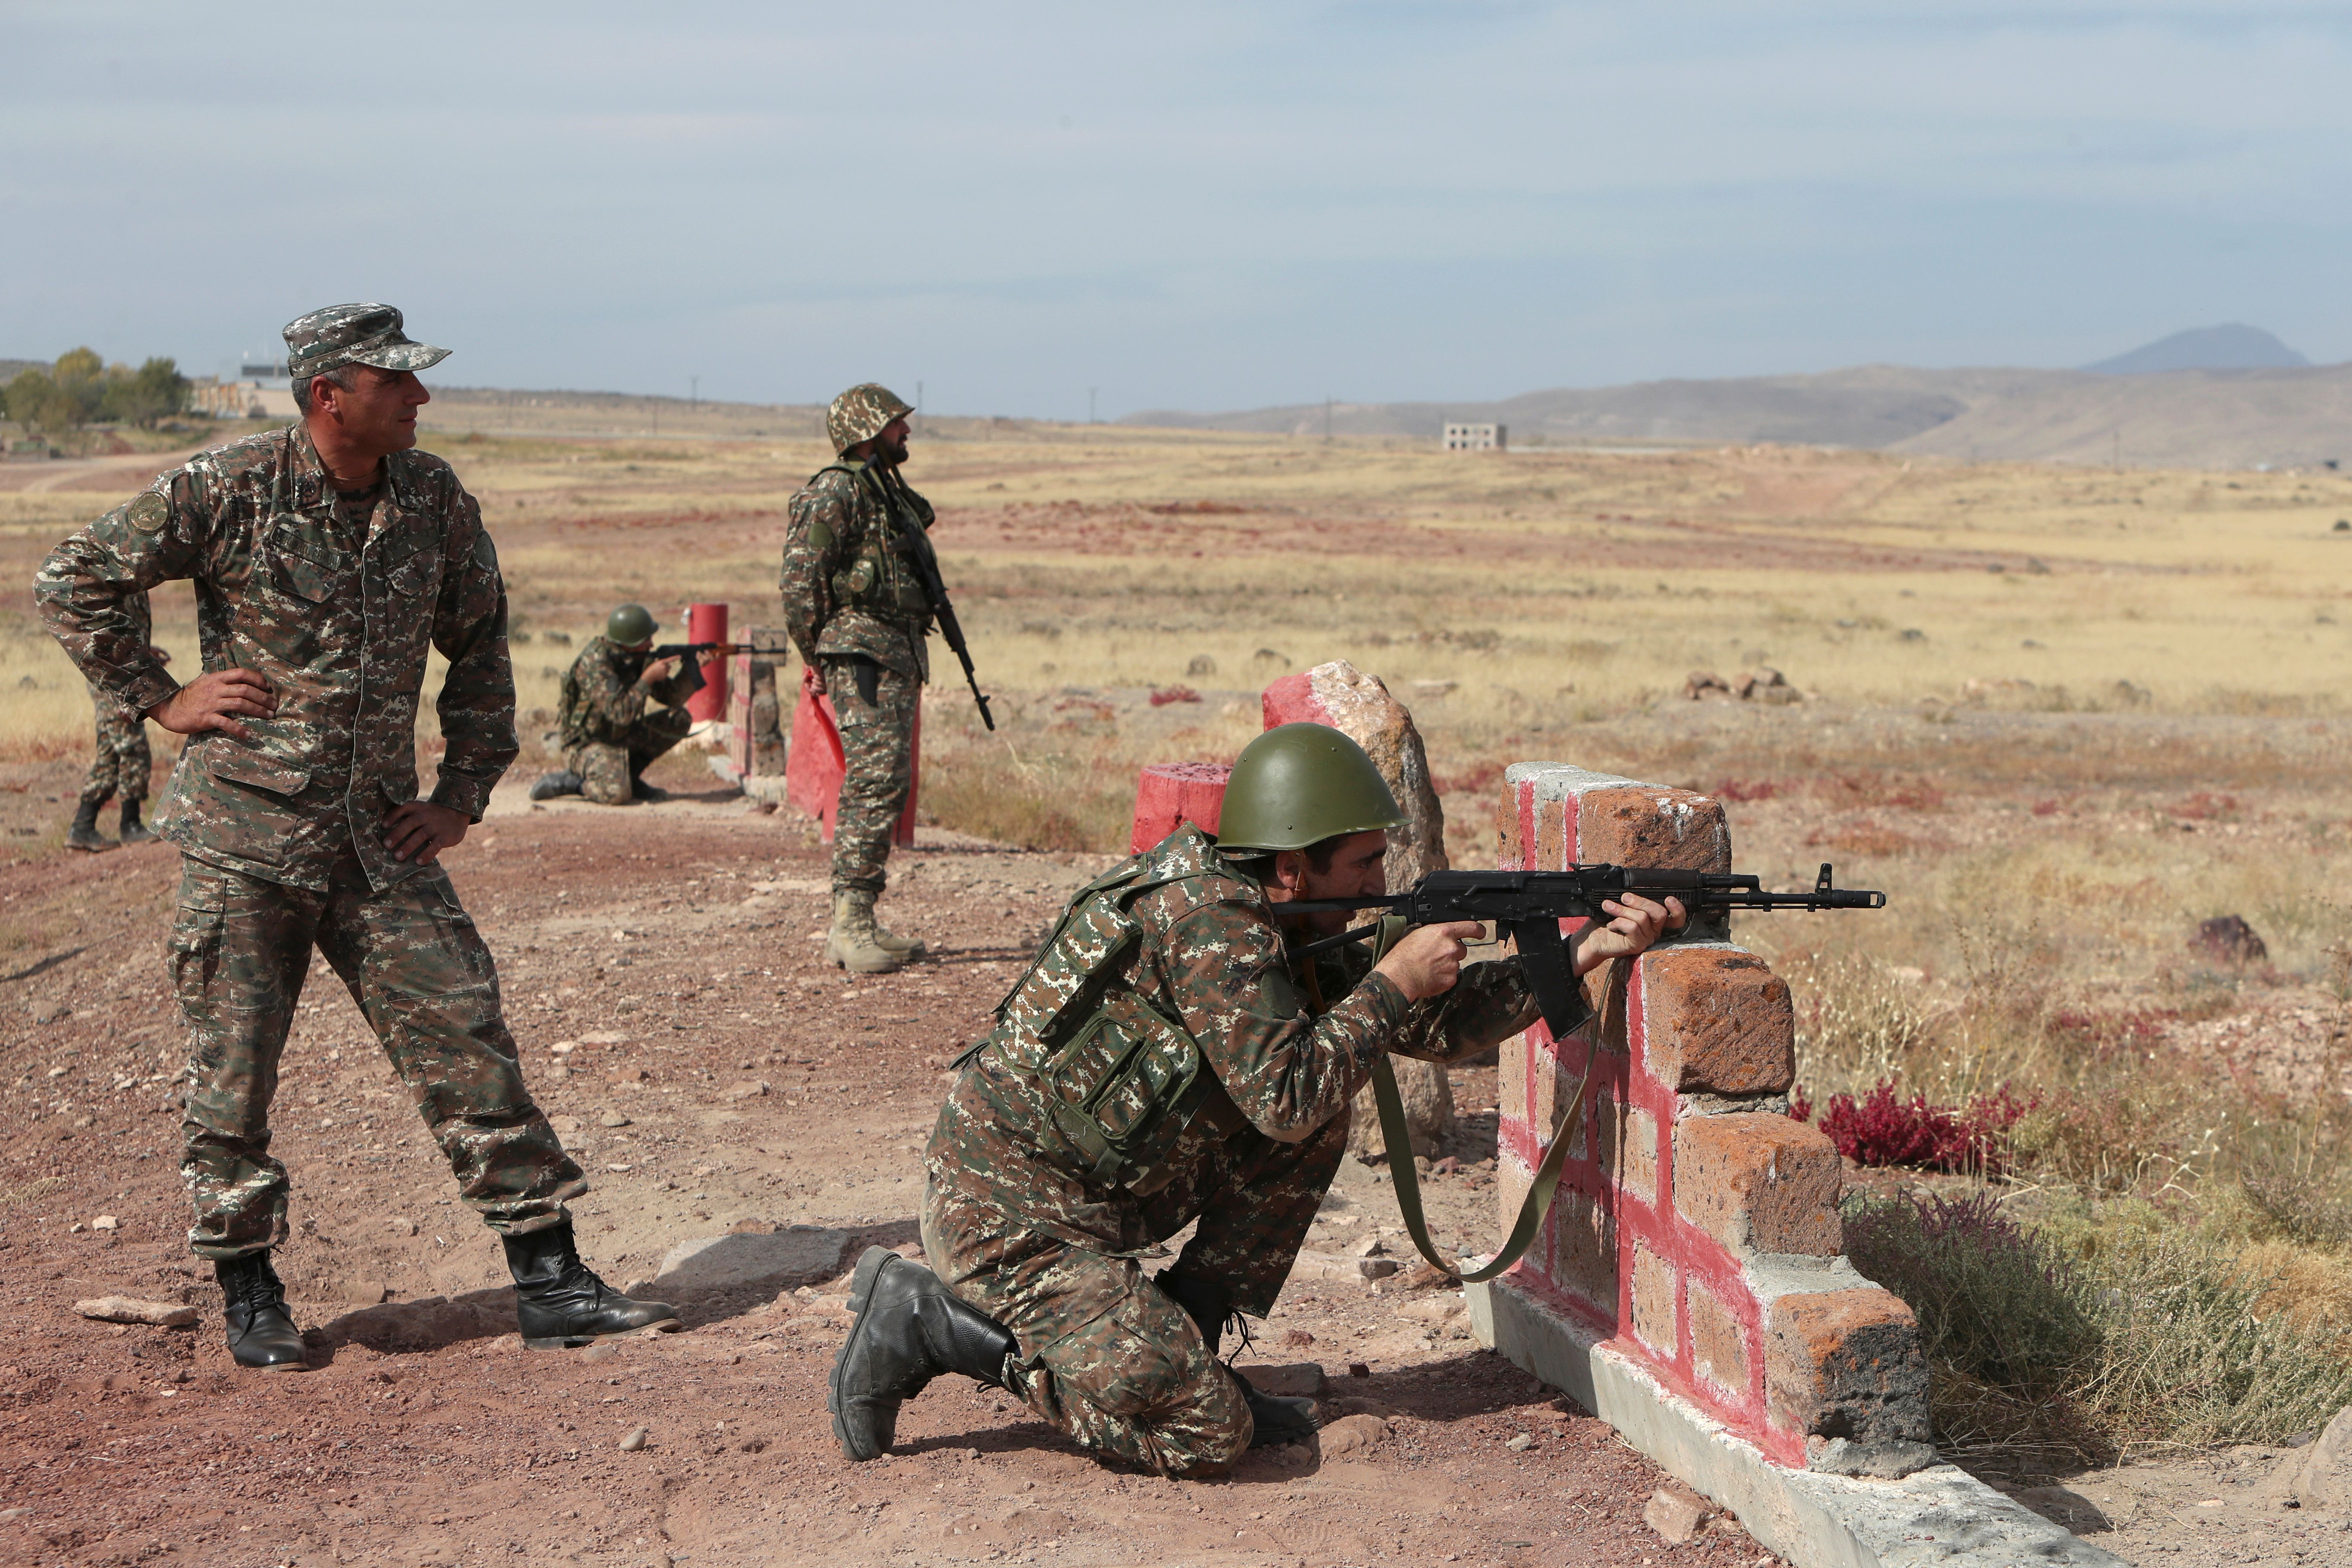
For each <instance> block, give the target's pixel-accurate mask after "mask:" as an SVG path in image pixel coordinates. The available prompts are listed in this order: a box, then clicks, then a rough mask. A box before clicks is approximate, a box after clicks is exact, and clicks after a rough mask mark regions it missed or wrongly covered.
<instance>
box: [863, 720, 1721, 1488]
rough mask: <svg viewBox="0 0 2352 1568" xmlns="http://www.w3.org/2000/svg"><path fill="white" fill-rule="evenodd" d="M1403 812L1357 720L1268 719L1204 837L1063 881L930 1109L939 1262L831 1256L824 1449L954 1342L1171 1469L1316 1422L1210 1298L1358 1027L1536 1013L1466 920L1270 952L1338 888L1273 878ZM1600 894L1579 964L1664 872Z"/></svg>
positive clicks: (1436, 1044)
mask: <svg viewBox="0 0 2352 1568" xmlns="http://www.w3.org/2000/svg"><path fill="white" fill-rule="evenodd" d="M1402 820H1403V814H1402V812H1400V811H1399V810H1398V809H1397V805H1396V801H1395V799H1394V797H1392V796H1391V795H1390V793H1389V788H1388V785H1387V784H1385V783H1384V782H1382V780H1381V774H1380V770H1379V769H1378V768H1376V767H1375V766H1374V765H1373V763H1372V761H1371V759H1370V757H1368V756H1366V755H1365V754H1364V752H1363V750H1362V748H1360V747H1359V746H1358V745H1357V744H1356V743H1355V742H1353V741H1351V740H1349V738H1348V737H1347V736H1346V735H1343V734H1341V733H1340V732H1339V731H1337V730H1333V729H1328V728H1326V727H1325V726H1323V725H1320V724H1285V725H1282V726H1280V727H1278V728H1276V729H1273V730H1269V731H1266V732H1265V734H1263V735H1260V736H1259V737H1258V738H1257V739H1256V740H1255V741H1253V742H1250V743H1249V745H1248V746H1247V747H1246V748H1245V749H1244V751H1243V752H1242V754H1241V757H1240V759H1239V760H1238V761H1237V762H1235V763H1234V771H1233V775H1232V778H1231V779H1230V781H1229V782H1228V783H1227V784H1226V788H1225V797H1224V805H1223V816H1222V817H1221V819H1220V823H1219V826H1220V829H1221V831H1220V833H1219V835H1218V837H1214V838H1212V837H1210V836H1209V835H1207V834H1205V833H1203V832H1202V831H1201V830H1200V829H1199V828H1198V827H1196V826H1192V824H1190V823H1187V824H1185V825H1184V826H1181V827H1180V828H1178V829H1177V830H1176V831H1175V832H1174V833H1171V834H1170V835H1169V836H1168V837H1166V838H1164V839H1162V840H1161V841H1160V843H1159V844H1158V845H1157V846H1156V847H1153V848H1150V849H1148V850H1146V851H1145V852H1144V853H1142V854H1140V855H1138V856H1136V857H1135V858H1132V859H1130V860H1128V861H1126V862H1125V863H1124V864H1122V865H1119V866H1118V867H1116V868H1113V869H1112V870H1110V871H1108V872H1107V873H1105V874H1104V875H1103V876H1101V877H1098V878H1097V879H1095V880H1094V881H1093V882H1092V883H1090V884H1088V885H1087V887H1086V888H1084V889H1080V890H1079V892H1078V894H1077V896H1076V898H1075V899H1074V900H1072V901H1071V903H1070V906H1069V908H1068V910H1066V912H1065V913H1064V914H1063V916H1062V919H1061V921H1060V923H1059V924H1058V925H1056V926H1055V929H1054V932H1053V934H1052V935H1051V936H1050V937H1048V938H1047V939H1046V942H1045V947H1044V949H1043V950H1042V951H1041V952H1039V954H1038V956H1037V959H1036V961H1035V962H1034V963H1032V964H1031V965H1030V968H1029V972H1028V973H1027V974H1025V975H1024V976H1023V978H1022V979H1021V981H1020V982H1019V983H1018V984H1015V985H1014V986H1013V990H1012V991H1011V992H1010V993H1008V994H1006V996H1005V998H1004V1000H1003V1002H1002V1003H1001V1004H999V1005H998V1007H997V1015H996V1026H995V1028H994V1029H993V1030H992V1032H991V1033H990V1034H989V1036H988V1037H987V1038H986V1039H985V1040H983V1041H982V1042H981V1043H980V1044H979V1045H978V1046H976V1047H973V1048H972V1050H971V1052H970V1053H968V1054H967V1055H966V1056H965V1058H963V1060H962V1062H961V1064H959V1065H960V1066H961V1069H962V1070H961V1077H960V1078H959V1079H957V1082H956V1085H955V1087H954V1088H953V1089H950V1091H949V1095H948V1100H947V1104H946V1105H945V1106H944V1107H943V1108H942V1109H941V1110H940V1119H939V1124H938V1126H937V1128H936V1129H935V1130H934V1131H933V1132H932V1133H931V1142H930V1147H929V1152H927V1154H926V1156H925V1164H926V1167H927V1175H928V1180H927V1182H926V1184H925V1187H924V1193H923V1214H922V1233H923V1250H924V1252H925V1254H926V1255H927V1256H928V1258H929V1262H930V1264H931V1268H924V1267H922V1265H920V1264H918V1263H913V1262H910V1261H908V1259H906V1258H900V1257H898V1255H897V1254H895V1253H890V1252H886V1251H884V1250H883V1249H882V1248H880V1247H874V1248H870V1249H869V1250H868V1251H867V1252H866V1256H865V1257H864V1258H862V1259H860V1260H859V1263H858V1266H857V1270H856V1274H855V1275H854V1276H853V1277H852V1279H851V1286H850V1294H849V1305H850V1308H851V1310H853V1311H855V1312H856V1314H857V1317H856V1322H855V1324H854V1325H853V1326H852V1327H851V1329H850V1331H849V1336H848V1338H847V1339H846V1340H845V1342H843V1345H842V1348H841V1351H840V1353H839V1355H838V1357H837V1358H836V1360H835V1363H834V1370H833V1380H832V1391H831V1394H830V1397H829V1398H828V1400H827V1406H828V1408H829V1409H830V1410H831V1411H832V1412H833V1426H834V1436H835V1438H836V1439H837V1440H838V1441H839V1443H840V1444H841V1447H842V1451H843V1452H844V1453H845V1455H847V1456H848V1457H849V1458H852V1459H870V1458H876V1457H877V1456H878V1455H880V1454H882V1453H884V1452H886V1451H887V1449H888V1448H889V1447H890V1443H891V1439H892V1436H893V1433H894V1430H895V1426H896V1423H897V1419H898V1406H899V1405H900V1403H901V1402H902V1401H904V1400H906V1399H908V1398H911V1397H913V1396H914V1395H915V1394H918V1393H919V1392H920V1391H921V1390H922V1388H923V1386H924V1385H925V1384H927V1383H929V1381H930V1380H931V1379H932V1378H933V1377H936V1376H939V1375H940V1374H941V1373H950V1372H952V1373H963V1374H964V1375H966V1376H969V1377H972V1378H975V1379H977V1380H979V1381H980V1382H982V1383H984V1384H992V1385H995V1386H997V1387H1001V1388H1003V1389H1005V1390H1006V1391H1008V1392H1009V1393H1012V1394H1014V1395H1016V1396H1017V1397H1019V1398H1020V1399H1021V1400H1022V1401H1023V1402H1024V1403H1025V1404H1026V1405H1028V1406H1029V1408H1030V1409H1031V1410H1032V1411H1034V1413H1035V1414H1036V1415H1038V1416H1040V1417H1042V1418H1043V1419H1045V1420H1046V1421H1049V1422H1052V1423H1053V1424H1054V1425H1055V1426H1058V1427H1060V1428H1061V1429H1062V1430H1063V1431H1065V1432H1066V1433H1068V1434H1069V1435H1070V1436H1073V1437H1075V1438H1076V1439H1077V1441H1078V1442H1080V1443H1081V1444H1083V1445H1085V1446H1086V1447H1089V1448H1094V1449H1097V1450H1098V1451H1100V1452H1103V1453H1105V1454H1109V1455H1116V1456H1118V1458H1123V1459H1127V1460H1129V1461H1130V1462H1133V1463H1137V1464H1141V1465H1146V1466H1149V1467H1150V1468H1153V1469H1155V1470H1158V1471H1159V1472H1160V1473H1161V1474H1163V1475H1186V1474H1203V1473H1213V1472H1214V1471H1216V1470H1217V1469H1218V1468H1221V1467H1223V1466H1224V1465H1226V1464H1229V1463H1230V1462H1231V1461H1232V1460H1233V1459H1234V1457H1235V1456H1237V1455H1238V1454H1240V1453H1241V1451H1242V1450H1243V1449H1244V1448H1245V1447H1255V1446H1260V1445H1265V1444H1270V1443H1286V1442H1290V1441H1294V1440H1296V1439H1298V1438H1302V1437H1304V1436H1307V1435H1308V1434H1309V1433H1310V1432H1312V1431H1313V1429H1314V1422H1313V1417H1312V1414H1311V1407H1310V1406H1308V1405H1307V1403H1306V1402H1305V1401H1300V1400H1286V1399H1281V1398H1276V1397H1272V1396H1269V1395H1266V1394H1260V1393H1259V1392H1258V1391H1256V1390H1255V1389H1254V1388H1252V1387H1251V1386H1250V1385H1249V1384H1248V1382H1247V1381H1246V1380H1245V1379H1244V1378H1243V1377H1242V1375H1241V1374H1240V1373H1237V1372H1235V1371H1234V1370H1233V1369H1232V1368H1231V1367H1230V1365H1228V1364H1225V1363H1220V1362H1219V1361H1218V1360H1217V1359H1216V1357H1217V1350H1218V1346H1219V1342H1220V1340H1221V1338H1222V1335H1223V1330H1224V1327H1225V1324H1226V1321H1227V1320H1228V1319H1229V1318H1231V1317H1233V1316H1234V1315H1236V1314H1246V1315H1248V1316H1251V1317H1258V1318H1263V1317H1265V1315H1266V1314H1267V1313H1268V1312H1269V1311H1271V1310H1273V1307H1274V1303H1275V1298H1276V1296H1277V1295H1278V1294H1279V1293H1280V1291H1281V1289H1282V1285H1283V1281H1284V1280H1285V1279H1286V1278H1287V1277H1288V1275H1289V1273H1290V1269H1291V1266H1292V1264H1293V1262H1294V1261H1295V1260H1296V1259H1297V1255H1298V1248H1299V1247H1300V1245H1301V1244H1302V1243H1303V1242H1304V1241H1305V1239H1306V1236H1307V1226H1308V1225H1309V1224H1310V1223H1312V1222H1313V1220H1314V1218H1315V1213H1316V1210H1317V1209H1318V1207H1319V1206H1320V1205H1321V1204H1322V1201H1323V1194H1324V1193H1325V1191H1326V1190H1327V1189H1328V1187H1329V1186H1330V1184H1331V1178H1332V1177H1333V1175H1334V1174H1335V1173H1337V1172H1338V1170H1339V1161H1340V1158H1341V1156H1342V1155H1343V1154H1345V1153H1346V1152H1347V1146H1348V1116H1349V1100H1351V1099H1352V1097H1353V1096H1354V1094H1355V1092H1356V1090H1357V1089H1359V1088H1360V1087H1362V1085H1363V1084H1364V1082H1365V1080H1366V1079H1367V1078H1369V1077H1370V1072H1371V1068H1372V1063H1373V1061H1374V1060H1375V1058H1378V1057H1379V1055H1380V1053H1381V1052H1383V1051H1395V1052H1400V1053H1402V1054H1403V1055H1406V1056H1411V1057H1418V1058H1422V1059H1423V1060H1426V1061H1436V1062H1448V1061H1455V1060H1459V1059H1461V1058H1464V1057H1466V1056H1469V1055H1472V1054H1473V1053H1475V1052H1478V1051H1482V1050H1485V1049H1486V1048H1487V1047H1490V1046H1493V1045H1495V1044H1496V1042H1498V1041H1500V1040H1501V1039H1503V1038H1504V1037H1507V1036H1508V1035H1511V1034H1514V1033H1516V1032H1517V1031H1518V1030H1520V1029H1523V1028H1525V1027H1527V1026H1528V1025H1529V1024H1531V1023H1532V1022H1534V1021H1535V1019H1536V1018H1537V1017H1538V1013H1539V1009H1538V1006H1537V1004H1536V1000H1535V995H1534V993H1533V990H1532V988H1531V986H1530V985H1529V984H1528V980H1527V977H1526V974H1525V973H1524V972H1523V971H1522V969H1521V967H1520V965H1519V963H1518V962H1517V959H1516V958H1515V959H1512V960H1509V961H1506V962H1502V963H1474V964H1468V965H1465V964H1464V963H1463V962H1462V960H1463V958H1464V955H1465V946H1464V939H1465V938H1467V937H1471V936H1475V935H1476V934H1477V933H1478V931H1479V930H1480V928H1479V927H1478V925H1477V924H1475V922H1454V923H1448V924H1444V925H1431V926H1423V927H1420V928H1417V929H1415V930H1412V931H1408V932H1406V933H1405V934H1404V935H1403V936H1402V939H1401V940H1399V941H1398V942H1396V944H1395V945H1394V946H1393V947H1391V948H1390V949H1389V950H1388V952H1386V953H1385V954H1384V955H1382V956H1381V957H1380V958H1379V959H1378V961H1377V962H1375V960H1374V958H1373V955H1372V954H1371V953H1370V952H1366V951H1364V950H1363V949H1361V948H1359V947H1353V946H1347V945H1342V946H1340V947H1339V948H1337V949H1335V950H1332V951H1328V952H1323V953H1321V954H1319V955H1317V956H1315V957H1313V958H1311V959H1306V960H1302V959H1297V958H1294V957H1293V956H1292V953H1291V951H1290V949H1291V947H1292V945H1293V944H1294V943H1295V942H1304V941H1307V940H1312V939H1319V938H1322V937H1329V936H1335V935H1338V934H1339V933H1340V932H1342V931H1345V930H1346V929H1347V923H1348V915H1347V913H1346V912H1345V911H1344V910H1309V911H1305V912H1302V913H1300V914H1297V915H1286V914H1285V913H1284V912H1283V910H1284V906H1285V905H1286V904H1289V903H1293V902H1297V901H1303V900H1346V899H1352V898H1361V897H1366V896H1377V895H1379V894H1381V892H1383V891H1385V889H1386V880H1385V877H1384V871H1383V866H1382V860H1383V859H1384V858H1385V857H1386V855H1387V852H1388V840H1387V834H1386V831H1385V830H1386V829H1388V828H1390V827H1392V826H1396V825H1398V824H1399V823H1401V822H1402ZM1602 908H1603V910H1605V911H1606V912H1607V913H1608V915H1609V916H1610V921H1609V924H1608V925H1607V926H1606V927H1605V928H1601V929H1598V930H1594V931H1590V932H1589V933H1588V934H1587V935H1586V936H1585V937H1584V938H1583V940H1582V941H1581V942H1580V944H1579V946H1578V949H1577V955H1576V963H1575V967H1576V973H1579V974H1583V973H1588V972H1589V971H1591V969H1592V968H1593V967H1595V966H1596V965H1598V964H1600V963H1602V962H1604V961H1606V960H1608V959H1612V958H1623V957H1630V956H1632V955H1633V954H1634V953H1638V952H1643V950H1645V949H1646V948H1647V947H1649V945H1650V944H1651V943H1652V942H1654V941H1655V940H1656V939H1657V937H1658V936H1659V935H1660V934H1661V933H1662V932H1663V931H1667V930H1669V929H1673V928H1674V927H1676V926H1679V925H1680V924H1681V923H1682V919H1683V911H1682V909H1681V907H1680V906H1679V904H1678V903H1676V902H1675V900H1667V902H1666V903H1665V905H1664V906H1660V905H1658V904H1654V903H1652V902H1650V901H1649V900H1645V899H1641V898H1636V897H1628V898H1626V899H1624V900H1622V901H1620V902H1612V903H1608V904H1604V905H1603V906H1602ZM1195 1220H1197V1221H1198V1222H1199V1225H1198V1228H1197V1229H1196V1230H1195V1231H1194V1233H1193V1236H1192V1239H1191V1240H1190V1241H1189V1242H1187V1243H1186V1244H1185V1247H1184V1250H1183V1252H1182V1253H1181V1255H1180V1256H1179V1257H1178V1258H1177V1259H1176V1261H1175V1262H1174V1264H1173V1265H1171V1266H1170V1267H1169V1268H1163V1269H1161V1270H1160V1272H1159V1273H1158V1274H1157V1275H1153V1276H1147V1275H1146V1274H1145V1272H1144V1270H1143V1266H1142V1262H1141V1259H1143V1258H1150V1257H1154V1256H1164V1254H1163V1253H1161V1252H1160V1249H1159V1244H1160V1242H1162V1241H1164V1240H1165V1239H1166V1238H1168V1237H1171V1236H1173V1235H1175V1234H1176V1233H1177V1232H1178V1231H1180V1230H1181V1229H1182V1228H1183V1227H1184V1226H1186V1225H1188V1224H1191V1223H1192V1222H1193V1221H1195ZM932 1269H936V1270H938V1272H937V1274H934V1273H933V1272H932Z"/></svg>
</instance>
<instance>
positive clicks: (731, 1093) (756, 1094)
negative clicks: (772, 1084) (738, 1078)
mask: <svg viewBox="0 0 2352 1568" xmlns="http://www.w3.org/2000/svg"><path fill="white" fill-rule="evenodd" d="M768 1092H769V1089H768V1080H767V1079H757V1080H753V1081H748V1082H744V1083H730V1084H729V1085H728V1086H727V1089H726V1092H725V1093H724V1094H723V1095H722V1096H721V1097H720V1098H722V1099H725V1100H758V1099H760V1098H761V1097H762V1096H763V1095H765V1094H767V1093H768Z"/></svg>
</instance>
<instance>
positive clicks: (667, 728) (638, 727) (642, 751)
mask: <svg viewBox="0 0 2352 1568" xmlns="http://www.w3.org/2000/svg"><path fill="white" fill-rule="evenodd" d="M693 728H694V715H693V714H691V713H688V711H687V710H685V709H683V708H656V709H654V710H650V711H649V712H647V713H646V716H645V717H644V718H642V719H640V720H638V721H636V722H635V723H634V724H632V725H630V726H629V744H628V752H629V776H630V777H631V778H635V777H636V776H637V775H638V774H639V773H644V772H645V771H646V768H647V767H648V766H650V765H651V764H652V763H653V762H654V761H655V760H656V758H658V757H660V756H661V755H662V754H663V753H664V752H667V751H668V750H669V749H670V748H671V747H673V746H675V745H677V743H678V742H680V741H683V740H685V739H686V732H687V731H688V730H691V729H693Z"/></svg>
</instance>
